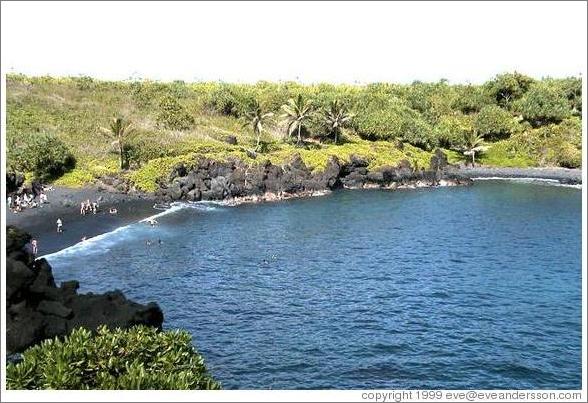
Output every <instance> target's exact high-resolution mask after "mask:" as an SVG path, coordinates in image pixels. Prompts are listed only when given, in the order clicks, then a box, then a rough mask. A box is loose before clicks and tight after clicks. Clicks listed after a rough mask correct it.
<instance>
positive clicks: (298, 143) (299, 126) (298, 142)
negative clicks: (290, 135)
mask: <svg viewBox="0 0 588 403" xmlns="http://www.w3.org/2000/svg"><path fill="white" fill-rule="evenodd" d="M301 126H302V125H300V124H299V125H298V141H297V142H296V145H300V128H301Z"/></svg>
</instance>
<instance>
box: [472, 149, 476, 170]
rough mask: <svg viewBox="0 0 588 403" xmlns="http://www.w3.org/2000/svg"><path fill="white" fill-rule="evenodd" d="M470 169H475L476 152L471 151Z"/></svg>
mask: <svg viewBox="0 0 588 403" xmlns="http://www.w3.org/2000/svg"><path fill="white" fill-rule="evenodd" d="M472 167H473V168H475V167H476V152H475V151H474V150H472Z"/></svg>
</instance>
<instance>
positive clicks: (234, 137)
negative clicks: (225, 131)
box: [225, 134, 237, 145]
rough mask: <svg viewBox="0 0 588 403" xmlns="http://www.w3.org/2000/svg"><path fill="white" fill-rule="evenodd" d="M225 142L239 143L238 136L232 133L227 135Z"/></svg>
mask: <svg viewBox="0 0 588 403" xmlns="http://www.w3.org/2000/svg"><path fill="white" fill-rule="evenodd" d="M225 142H226V143H229V144H232V145H237V137H236V136H233V135H232V134H230V135H228V136H227V137H225Z"/></svg>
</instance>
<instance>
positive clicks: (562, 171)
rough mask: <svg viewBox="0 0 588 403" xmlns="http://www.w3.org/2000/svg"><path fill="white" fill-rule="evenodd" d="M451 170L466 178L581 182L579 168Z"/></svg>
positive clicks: (476, 168) (479, 168) (480, 168)
mask: <svg viewBox="0 0 588 403" xmlns="http://www.w3.org/2000/svg"><path fill="white" fill-rule="evenodd" d="M453 172H456V173H459V174H460V175H463V176H466V177H468V178H536V179H552V180H557V181H559V182H561V183H565V184H574V185H575V184H581V183H582V170H581V169H567V168H490V167H475V168H468V167H465V168H464V167H462V168H459V169H455V170H453Z"/></svg>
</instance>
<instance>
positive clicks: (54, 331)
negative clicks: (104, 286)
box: [6, 227, 163, 354]
mask: <svg viewBox="0 0 588 403" xmlns="http://www.w3.org/2000/svg"><path fill="white" fill-rule="evenodd" d="M29 241H30V235H28V234H27V233H25V232H23V231H21V230H19V229H17V228H15V227H7V229H6V314H7V316H6V347H7V353H8V354H12V353H15V352H20V351H22V350H24V349H26V348H27V347H29V346H31V345H33V344H36V343H38V342H40V341H41V340H44V339H47V338H51V337H55V336H61V335H65V334H67V333H69V332H70V331H71V330H72V329H74V328H76V327H85V328H88V329H91V330H95V329H96V328H97V327H98V326H100V325H102V324H104V325H106V326H108V327H122V328H125V327H130V326H132V325H136V324H144V325H149V326H154V327H157V328H161V325H162V323H163V313H162V311H161V309H160V308H159V306H157V304H155V303H150V304H147V305H141V304H138V303H135V302H133V301H130V300H128V299H126V298H125V296H124V295H123V294H122V293H121V292H120V291H112V292H108V293H106V294H100V295H96V294H91V293H89V294H78V293H77V289H78V287H79V284H78V282H77V281H67V282H64V283H61V285H60V287H57V286H56V284H55V281H54V279H53V274H52V271H51V266H49V264H48V263H47V261H46V260H45V259H39V260H34V258H33V255H32V254H31V253H30V251H29Z"/></svg>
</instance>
